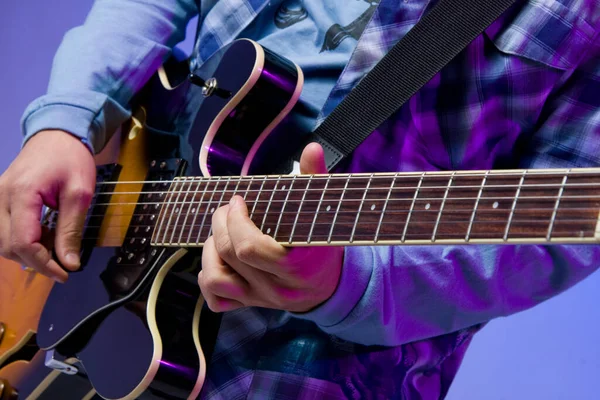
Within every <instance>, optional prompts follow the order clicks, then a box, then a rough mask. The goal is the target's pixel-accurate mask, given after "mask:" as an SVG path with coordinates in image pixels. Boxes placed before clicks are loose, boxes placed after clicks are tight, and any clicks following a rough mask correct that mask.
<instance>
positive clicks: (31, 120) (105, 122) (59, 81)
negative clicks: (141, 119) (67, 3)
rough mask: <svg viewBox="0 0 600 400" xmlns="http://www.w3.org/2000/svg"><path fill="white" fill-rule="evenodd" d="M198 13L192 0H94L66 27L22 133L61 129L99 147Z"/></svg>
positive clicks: (91, 146)
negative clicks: (77, 24) (84, 14)
mask: <svg viewBox="0 0 600 400" xmlns="http://www.w3.org/2000/svg"><path fill="white" fill-rule="evenodd" d="M196 13H197V7H196V5H195V2H194V1H193V0H97V1H96V2H95V4H94V6H93V8H92V10H91V12H90V14H89V15H88V17H87V19H86V21H85V23H84V24H83V25H82V26H80V27H77V28H74V29H72V30H71V31H69V32H68V33H67V34H66V35H65V37H64V39H63V42H62V43H61V45H60V47H59V49H58V51H57V53H56V56H55V59H54V63H53V67H52V73H51V77H50V83H49V86H48V92H47V94H46V95H44V96H42V97H40V98H38V99H36V100H35V101H34V102H33V103H31V104H30V105H29V107H28V108H27V110H26V111H25V113H24V115H23V118H22V130H23V133H24V135H25V141H27V140H28V139H29V138H30V137H31V136H32V135H34V134H35V133H37V132H39V131H40V130H44V129H61V130H65V131H67V132H70V133H72V134H74V135H76V136H78V137H80V138H81V139H83V140H84V141H85V142H86V143H87V144H88V146H89V147H90V149H91V150H92V151H95V152H98V151H100V150H101V149H102V147H103V146H104V145H105V144H106V142H107V141H108V140H109V139H110V135H111V134H112V133H113V132H114V131H115V130H116V129H117V127H118V126H119V125H120V124H122V123H123V122H124V121H125V120H126V119H127V118H128V117H129V115H130V114H129V110H128V109H127V106H128V102H129V101H130V100H131V98H132V96H133V95H134V94H135V93H136V92H137V91H138V90H139V89H140V88H141V87H142V86H143V85H144V84H145V83H146V82H147V80H148V79H149V78H150V77H151V76H152V74H153V73H154V72H155V71H156V70H157V69H158V67H159V66H160V65H161V63H162V62H163V61H164V60H165V59H166V58H167V57H168V56H169V54H170V51H171V49H172V48H173V47H174V46H175V44H177V43H178V42H179V41H181V40H182V39H183V38H184V35H185V29H186V26H187V23H188V21H189V20H190V19H191V18H192V17H193V16H194V15H195V14H196Z"/></svg>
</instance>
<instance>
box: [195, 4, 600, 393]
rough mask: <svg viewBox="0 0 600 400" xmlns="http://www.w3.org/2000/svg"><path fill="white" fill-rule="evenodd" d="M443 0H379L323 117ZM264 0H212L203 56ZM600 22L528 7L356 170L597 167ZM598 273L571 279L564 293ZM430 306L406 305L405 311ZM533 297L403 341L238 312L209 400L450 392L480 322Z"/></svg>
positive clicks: (443, 75) (566, 7) (576, 10)
mask: <svg viewBox="0 0 600 400" xmlns="http://www.w3.org/2000/svg"><path fill="white" fill-rule="evenodd" d="M434 3H435V1H431V2H430V1H427V0H410V1H408V0H405V1H398V0H381V2H380V4H379V7H378V9H377V11H376V12H375V14H374V16H373V18H372V20H371V22H370V23H369V25H368V26H367V28H366V30H365V31H364V33H363V34H362V37H361V38H360V40H359V41H358V44H357V47H356V50H355V52H354V54H353V56H352V58H351V60H350V62H349V64H348V65H347V67H346V69H345V70H344V72H343V74H342V75H341V77H340V78H339V81H338V83H337V85H336V86H335V88H334V89H333V91H332V92H331V95H330V97H329V99H328V100H327V102H326V104H325V106H324V108H323V110H322V112H321V115H320V117H319V121H322V119H323V118H324V117H326V116H327V114H328V113H329V112H330V111H331V110H332V109H333V108H334V107H335V106H336V105H337V104H338V103H339V102H340V101H341V99H343V97H344V96H345V95H346V94H347V93H348V92H349V91H350V90H351V89H352V88H353V87H354V86H355V85H356V83H357V82H358V81H359V80H360V79H361V77H362V76H363V75H364V74H365V73H366V72H368V71H369V70H370V69H371V68H372V67H373V66H374V65H375V64H376V63H377V61H378V60H380V59H381V58H382V57H383V56H384V54H386V52H387V51H388V50H389V49H390V48H391V47H392V46H393V45H394V44H395V43H396V42H397V41H398V40H400V39H401V38H402V37H403V36H404V35H405V34H406V32H408V31H409V30H410V29H411V28H412V27H413V26H414V24H415V23H416V22H417V21H418V20H419V19H420V18H421V16H422V15H423V14H424V13H425V12H426V11H427V9H428V8H429V7H431V6H432V5H433V4H434ZM266 4H267V1H263V0H221V1H219V2H215V1H212V2H211V1H209V2H205V3H203V4H202V9H201V16H200V25H199V26H200V31H199V38H198V41H197V46H196V52H195V57H196V61H197V62H199V63H201V62H202V60H205V59H207V58H208V57H209V56H210V55H211V54H212V53H214V52H215V51H216V50H217V49H219V48H220V47H221V46H222V45H223V44H226V43H229V42H230V41H231V40H233V39H235V38H237V37H238V35H239V34H240V32H242V30H243V29H244V28H245V27H246V26H247V25H248V24H249V23H250V22H251V21H252V20H253V19H254V17H255V16H256V15H257V14H258V13H260V12H261V10H263V8H264V7H265V5H266ZM599 26H600V6H599V5H598V3H597V2H595V1H592V0H589V1H588V0H529V1H522V2H519V3H518V4H517V5H516V6H515V7H513V8H512V9H510V10H509V11H508V12H506V13H505V14H504V15H503V16H502V17H501V18H500V19H499V20H497V21H496V22H495V23H494V24H493V25H492V26H490V27H489V28H488V29H487V30H486V31H485V32H484V33H483V34H482V35H480V36H479V37H478V38H477V39H476V40H475V41H474V42H472V43H471V44H470V45H469V46H468V48H467V49H466V50H465V51H463V52H462V53H461V54H460V55H459V56H458V57H457V58H456V59H455V60H453V61H452V62H451V63H450V64H449V65H448V66H447V67H445V68H444V69H443V70H442V71H441V72H440V73H438V74H437V75H436V76H435V77H434V78H433V79H432V80H431V81H430V82H429V83H428V84H427V85H425V87H423V88H422V89H421V90H420V91H419V92H418V93H417V94H416V95H415V96H413V98H412V99H411V100H410V101H409V102H408V103H407V104H406V105H405V106H404V107H402V108H401V109H400V110H399V111H398V112H397V113H396V115H395V116H394V117H393V118H392V119H390V120H389V121H388V122H386V123H385V124H384V125H383V126H381V127H380V128H379V129H378V130H377V131H375V132H374V133H373V134H372V135H371V136H370V137H369V138H368V139H367V140H366V141H365V142H364V143H363V144H362V145H361V146H360V147H359V148H358V149H357V150H356V151H355V155H354V156H353V157H352V159H351V160H350V162H349V164H348V165H347V167H346V168H345V169H346V170H348V171H363V172H364V171H422V170H451V169H492V168H515V167H519V168H549V167H584V166H599V165H600V111H599V106H600V95H599V93H600V63H599V61H600V58H599V56H600V52H599V51H598V50H599V49H598V44H597V43H596V42H595V40H594V39H595V37H596V35H597V32H598V28H599ZM418 251H419V250H415V252H418ZM426 251H434V250H426ZM441 251H443V250H440V254H439V257H443V255H442V254H441ZM593 268H595V267H589V268H582V269H581V271H579V272H577V273H573V276H571V277H570V278H569V279H566V281H565V282H563V283H561V284H560V285H558V286H559V287H557V288H555V291H554V292H553V293H552V294H556V293H558V292H560V291H562V290H564V289H566V288H567V287H569V286H571V285H573V284H574V283H575V282H577V281H579V280H581V279H583V278H584V277H585V276H586V275H587V274H589V273H591V272H592V271H593ZM422 274H423V275H425V274H426V273H425V272H422ZM416 275H418V273H416ZM415 278H418V276H415ZM533 281H535V277H533ZM416 297H418V296H416ZM459 297H460V294H459V295H457V298H456V299H453V298H449V299H448V300H449V301H450V304H452V303H451V301H452V300H455V302H456V303H459V302H460V301H456V300H457V299H458V298H459ZM546 297H548V296H546ZM418 301H420V298H419V299H417V300H414V301H412V302H411V300H410V299H408V300H407V302H408V304H407V305H406V307H404V308H408V307H410V306H413V305H414V306H418V304H416V302H418ZM538 301H542V299H539V300H538ZM535 302H536V301H534V302H533V304H534V303H535ZM533 304H513V305H505V307H504V308H503V309H502V310H501V311H500V310H493V311H491V313H489V314H488V315H481V314H480V315H478V317H477V318H479V319H477V318H475V319H473V320H472V321H471V322H472V323H471V324H469V323H468V322H469V321H468V320H465V321H463V323H462V326H460V325H461V324H459V326H456V328H459V329H455V330H454V332H452V329H448V328H441V327H440V325H441V324H439V323H438V324H436V322H435V321H427V322H431V324H432V325H436V326H437V328H434V329H433V330H431V331H429V330H428V331H426V333H423V332H421V333H420V335H421V336H422V337H421V338H419V333H417V334H415V335H414V338H417V339H421V340H415V341H412V342H411V343H409V344H404V345H401V346H394V347H380V346H370V347H368V346H361V345H357V344H355V343H351V342H349V341H344V340H341V339H339V338H338V337H336V336H335V335H329V334H326V333H324V332H323V331H322V330H320V329H319V328H318V327H317V326H316V325H315V324H314V323H313V322H310V321H307V320H302V319H296V318H290V315H287V314H285V313H281V312H276V311H271V310H260V309H247V310H238V311H235V312H232V313H228V314H226V315H225V316H224V319H223V323H222V326H221V330H220V334H219V339H218V341H217V344H216V349H215V354H214V356H213V359H212V362H211V364H210V365H209V366H208V372H207V373H208V375H207V381H206V384H205V386H204V389H203V391H202V398H204V399H238V398H240V399H241V398H250V399H292V398H293V399H321V398H333V399H337V398H353V399H359V398H360V399H366V398H373V399H374V398H378V399H389V398H398V399H440V398H443V397H445V395H446V393H447V391H448V389H449V386H450V384H451V382H452V380H453V378H454V376H455V374H456V372H457V369H458V367H459V365H460V363H461V361H462V358H463V355H464V353H465V351H466V349H467V346H468V344H469V342H470V340H471V338H472V336H473V335H474V334H475V332H476V331H477V330H478V329H480V328H481V326H482V325H481V324H478V323H476V322H480V323H485V321H486V320H489V319H491V318H493V317H496V316H499V315H505V314H509V313H512V312H516V311H518V310H520V309H524V308H527V307H529V306H531V305H533ZM357 307H358V306H357ZM400 308H402V307H400ZM409 314H410V312H409ZM475 314H476V313H475ZM423 318H424V319H427V317H423ZM355 328H356V327H355ZM362 329H363V330H364V329H365V327H364V326H363V327H362ZM449 332H450V333H449ZM433 333H437V334H438V336H436V337H435V338H433V339H425V338H426V337H428V336H430V335H429V334H433Z"/></svg>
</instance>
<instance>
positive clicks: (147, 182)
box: [37, 40, 600, 399]
mask: <svg viewBox="0 0 600 400" xmlns="http://www.w3.org/2000/svg"><path fill="white" fill-rule="evenodd" d="M209 64H210V65H211V67H210V73H209V72H207V71H206V70H200V71H196V72H195V75H194V77H193V78H191V79H190V80H189V81H186V82H184V83H181V84H180V85H177V86H174V85H172V84H171V83H170V82H169V81H168V79H165V77H164V74H163V76H162V77H161V73H159V74H158V75H159V76H158V78H157V79H158V80H159V81H160V82H161V85H160V86H162V89H163V90H164V94H165V95H169V96H172V95H175V94H176V93H180V92H184V93H188V94H189V93H191V94H192V95H193V96H190V97H189V98H191V99H192V100H191V101H192V103H186V102H185V101H181V100H177V101H176V103H177V104H178V106H176V107H167V108H173V109H178V108H179V109H184V110H188V111H189V110H192V112H193V114H194V115H195V119H194V123H193V124H192V126H191V129H190V135H189V144H190V147H191V148H192V150H193V155H192V157H191V160H193V161H191V162H189V163H188V162H187V160H186V159H183V158H178V157H175V158H172V157H171V158H169V157H166V156H164V155H163V154H164V152H168V151H170V150H171V149H168V148H167V147H166V146H158V148H157V146H156V145H153V143H156V142H154V140H155V139H154V138H153V136H152V135H153V133H157V132H162V133H164V130H165V129H167V128H164V127H158V128H157V126H156V124H157V123H159V122H157V121H163V122H164V120H166V119H162V118H155V113H160V112H161V109H162V108H164V107H165V106H166V105H170V103H169V102H167V101H162V102H161V104H159V105H158V106H157V107H156V108H155V109H152V106H151V105H148V104H146V105H145V106H143V107H142V108H140V110H143V112H139V113H138V114H139V115H138V116H137V117H136V118H135V121H134V123H132V126H133V127H137V128H136V129H137V130H136V133H135V134H131V133H130V134H129V138H130V140H131V141H133V142H134V143H138V145H136V146H134V147H133V148H136V149H139V153H136V154H139V160H138V162H136V163H135V165H114V166H112V169H111V172H110V173H109V175H110V176H109V177H108V178H105V179H103V180H101V182H100V183H99V184H98V185H97V189H96V195H95V200H94V204H93V206H92V207H91V208H90V211H89V213H88V224H87V229H86V231H85V234H84V239H83V246H84V253H85V254H86V256H85V257H84V263H83V266H82V268H81V270H80V271H79V272H76V273H73V274H71V277H70V278H69V281H68V282H67V283H66V284H64V285H55V286H54V287H53V289H52V291H51V293H50V295H49V297H48V301H47V303H46V306H45V307H44V310H43V313H42V316H41V319H40V324H39V327H38V336H37V342H38V345H39V346H40V347H41V348H43V349H45V350H47V351H48V352H49V353H50V354H51V355H52V356H53V357H54V356H55V357H56V360H55V361H56V362H55V365H60V362H61V361H60V360H61V359H62V358H65V357H76V358H77V359H78V360H80V361H81V362H82V364H83V365H84V366H85V369H86V372H87V374H88V376H89V379H90V381H91V382H92V384H93V386H94V388H95V389H96V391H97V392H98V394H99V395H100V396H102V397H103V398H106V399H135V398H143V399H146V398H148V399H155V398H170V399H171V398H181V399H183V398H187V399H194V398H196V397H197V396H198V394H199V393H200V390H201V388H202V385H203V382H204V375H205V369H206V359H205V354H204V351H205V350H204V349H203V347H202V346H203V344H202V342H203V335H204V332H205V326H208V325H207V324H204V321H202V329H200V323H201V320H203V319H204V316H205V312H204V311H203V308H202V305H203V299H202V297H201V294H200V292H199V290H198V287H197V284H196V274H197V272H198V270H199V268H200V266H199V260H200V256H199V254H198V252H197V249H199V248H201V247H202V245H203V243H204V242H205V241H206V239H207V238H208V237H209V236H210V235H211V215H212V213H214V211H215V210H216V209H217V208H218V207H220V206H221V205H224V204H226V203H227V202H228V201H229V199H230V198H231V197H232V196H233V195H234V194H238V195H242V196H243V197H244V199H245V200H246V203H247V205H248V207H249V211H250V217H251V219H252V220H253V221H254V222H255V224H256V225H257V226H258V227H259V228H260V229H261V231H262V232H263V233H264V234H266V235H270V236H272V237H273V238H274V239H275V240H276V241H277V242H279V243H281V244H282V245H283V246H350V245H445V244H483V243H490V244H505V245H511V244H523V243H531V244H536V243H537V244H548V245H552V244H558V243H590V244H596V243H598V241H599V240H600V233H599V231H598V228H599V227H600V222H599V221H600V218H599V215H600V196H599V194H600V193H599V192H600V169H570V170H505V171H443V172H419V173H360V174H329V175H311V176H297V175H287V174H279V175H269V174H268V172H265V171H269V170H274V169H275V168H276V167H277V166H278V165H279V163H280V161H281V160H282V159H284V158H285V157H287V156H288V155H290V154H292V153H293V152H295V150H296V148H294V147H293V146H287V147H286V146H283V145H282V144H284V143H286V142H290V143H294V142H296V141H297V140H298V138H297V137H295V136H293V135H290V134H289V133H288V131H287V130H286V129H281V128H282V127H284V126H286V120H287V119H289V118H292V117H293V113H294V112H295V111H294V110H295V104H296V102H297V100H298V97H299V94H300V92H301V89H302V72H301V70H300V69H299V68H298V67H297V66H296V65H295V64H293V63H292V62H290V61H289V60H286V59H284V58H282V57H280V56H278V55H276V54H273V53H272V52H270V51H268V50H267V49H264V48H262V47H261V46H260V45H258V44H257V43H255V42H252V41H250V40H239V41H236V42H234V43H233V44H231V45H230V46H228V47H227V48H226V49H224V50H223V52H222V53H219V55H218V59H217V61H215V60H213V61H212V62H211V63H209ZM213 67H214V68H213ZM155 83H156V82H155ZM194 94H195V96H194ZM176 97H177V96H176ZM177 98H179V97H177ZM199 99H200V100H199ZM140 115H141V116H140ZM152 118H154V122H152V121H150V119H152ZM167 125H168V124H167ZM171 127H172V126H171ZM167 130H168V129H167ZM167 136H168V135H167ZM161 140H162V139H161ZM161 143H162V142H161ZM274 144H277V145H279V146H282V147H279V148H277V151H276V152H274V151H273V148H274V147H273V146H274ZM290 147H291V148H290ZM144 149H150V153H149V152H148V151H143V150H144ZM136 151H137V150H136ZM149 154H152V155H150V156H149ZM271 154H273V155H276V156H277V158H275V159H274V158H271V157H269V156H268V155H271ZM56 218H58V215H57V213H56V212H50V213H49V214H48V217H47V218H46V220H45V223H46V224H47V225H48V226H49V227H50V228H52V227H53V226H54V223H55V220H56ZM65 310H69V311H68V313H65ZM65 314H66V315H65ZM117 338H118V340H117Z"/></svg>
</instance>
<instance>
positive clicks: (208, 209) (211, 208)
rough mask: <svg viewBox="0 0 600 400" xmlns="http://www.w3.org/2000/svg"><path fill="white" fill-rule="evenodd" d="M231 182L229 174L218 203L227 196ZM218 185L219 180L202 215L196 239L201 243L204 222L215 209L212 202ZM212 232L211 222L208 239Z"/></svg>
mask: <svg viewBox="0 0 600 400" xmlns="http://www.w3.org/2000/svg"><path fill="white" fill-rule="evenodd" d="M230 182H231V177H230V176H228V177H227V182H225V186H224V187H223V191H222V192H221V198H220V199H219V202H218V203H217V204H221V202H222V201H223V197H224V196H225V192H226V191H227V186H229V183H230ZM218 186H219V182H217V184H216V185H215V190H214V191H213V195H212V196H211V198H210V202H209V203H208V204H207V205H206V209H205V210H204V215H203V216H202V223H201V224H200V229H199V230H198V239H197V240H196V243H200V239H201V238H202V231H203V229H204V224H205V223H206V217H207V216H208V214H209V213H210V214H212V212H211V210H213V209H215V207H214V206H213V205H212V202H213V197H214V195H215V193H216V191H217V187H218ZM211 232H212V223H211V224H210V228H209V230H208V235H206V238H207V239H208V238H209V237H210V233H211ZM205 240H206V239H205Z"/></svg>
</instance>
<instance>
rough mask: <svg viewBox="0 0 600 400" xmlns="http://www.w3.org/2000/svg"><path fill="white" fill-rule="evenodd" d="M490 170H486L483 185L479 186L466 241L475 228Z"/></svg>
mask: <svg viewBox="0 0 600 400" xmlns="http://www.w3.org/2000/svg"><path fill="white" fill-rule="evenodd" d="M489 173H490V171H485V175H484V176H483V180H482V181H481V187H480V188H479V193H477V199H476V200H475V207H473V213H472V214H471V219H470V220H469V228H468V230H467V235H466V236H465V241H467V242H468V241H469V237H470V236H471V230H472V229H473V222H474V221H475V214H476V213H477V207H478V206H479V201H480V200H481V194H482V193H483V188H484V186H485V182H486V181H487V178H488V175H489Z"/></svg>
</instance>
